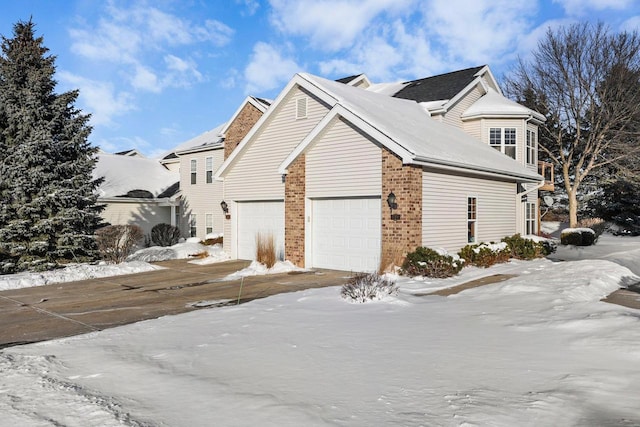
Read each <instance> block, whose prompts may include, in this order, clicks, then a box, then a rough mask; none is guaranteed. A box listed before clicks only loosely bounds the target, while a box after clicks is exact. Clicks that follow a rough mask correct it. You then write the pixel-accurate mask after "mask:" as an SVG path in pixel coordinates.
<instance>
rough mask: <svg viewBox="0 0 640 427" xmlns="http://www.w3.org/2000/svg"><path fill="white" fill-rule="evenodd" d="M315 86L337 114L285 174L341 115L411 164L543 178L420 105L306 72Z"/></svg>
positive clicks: (291, 157)
mask: <svg viewBox="0 0 640 427" xmlns="http://www.w3.org/2000/svg"><path fill="white" fill-rule="evenodd" d="M300 77H302V79H304V80H305V81H306V82H308V83H309V85H306V86H305V88H307V89H309V90H313V89H316V90H317V89H319V90H321V91H323V92H325V94H326V95H329V96H330V97H332V98H334V99H335V100H336V102H335V103H334V104H333V106H332V110H331V112H330V113H329V114H328V115H327V116H326V117H325V118H323V119H322V120H321V122H320V123H319V124H318V125H317V126H316V128H315V129H314V130H313V131H312V132H311V133H310V134H309V135H308V136H307V137H306V138H305V139H304V140H303V141H302V142H301V144H299V146H298V147H297V148H296V149H295V150H294V151H293V152H292V153H291V154H290V155H289V156H288V157H287V159H286V160H285V161H284V162H283V163H282V164H281V166H280V173H285V172H286V168H287V167H288V166H289V165H290V164H291V162H293V161H294V160H295V159H296V158H297V156H298V155H300V154H301V153H302V152H304V151H305V150H306V148H307V147H308V146H309V145H310V144H311V143H312V142H313V140H314V139H315V137H316V136H318V135H320V134H321V132H322V131H323V129H324V128H325V127H326V126H328V124H329V123H330V122H331V120H332V119H333V118H334V117H336V116H337V115H340V116H342V117H344V118H346V119H347V120H349V121H350V122H352V123H353V124H354V125H355V126H356V127H358V128H359V129H361V130H362V131H364V132H365V133H367V134H369V135H370V136H371V137H372V138H374V139H376V140H377V141H379V142H380V143H381V144H383V145H385V146H386V147H387V148H388V149H389V150H391V151H392V152H394V153H396V154H397V155H398V156H400V157H401V158H402V160H403V163H405V164H410V163H413V164H420V165H425V166H431V167H435V168H444V169H456V170H466V171H474V172H477V173H483V174H491V175H499V176H502V177H510V178H511V179H516V180H522V181H528V182H534V181H535V182H537V181H540V180H542V177H541V176H539V175H538V174H536V173H534V172H532V171H530V170H528V169H527V168H525V167H524V166H522V165H521V164H520V163H518V162H516V161H515V160H513V159H511V158H510V157H508V156H505V155H504V154H502V153H500V152H498V151H496V150H495V149H493V148H491V147H489V146H488V145H486V144H483V143H482V142H480V141H478V140H477V139H476V138H474V137H472V136H470V135H468V134H467V133H465V132H464V131H463V130H461V129H458V128H456V127H454V126H450V125H446V124H444V123H441V122H439V121H437V120H433V119H431V118H430V117H429V116H428V114H427V112H425V110H424V109H423V108H422V107H421V106H420V105H419V104H417V103H415V102H413V101H409V100H404V99H399V98H393V97H388V96H385V95H380V94H378V93H374V92H370V91H366V90H362V89H358V88H353V87H350V86H346V85H343V84H340V83H337V82H334V81H331V80H326V79H323V78H321V77H317V76H312V75H309V74H300Z"/></svg>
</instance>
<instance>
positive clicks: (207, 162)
mask: <svg viewBox="0 0 640 427" xmlns="http://www.w3.org/2000/svg"><path fill="white" fill-rule="evenodd" d="M204 170H205V172H206V175H207V184H211V183H212V182H213V157H207V158H205V159H204Z"/></svg>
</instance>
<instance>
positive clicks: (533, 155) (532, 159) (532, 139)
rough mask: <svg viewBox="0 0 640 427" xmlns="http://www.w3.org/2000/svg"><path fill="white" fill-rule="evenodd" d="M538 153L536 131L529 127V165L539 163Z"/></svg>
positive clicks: (527, 149)
mask: <svg viewBox="0 0 640 427" xmlns="http://www.w3.org/2000/svg"><path fill="white" fill-rule="evenodd" d="M537 154H538V139H537V137H536V133H535V132H534V131H532V130H528V129H527V146H526V157H527V164H528V165H535V164H536V163H537V160H538V159H537V157H538V156H537Z"/></svg>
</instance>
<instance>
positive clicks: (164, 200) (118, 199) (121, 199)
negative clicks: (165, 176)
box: [98, 197, 180, 206]
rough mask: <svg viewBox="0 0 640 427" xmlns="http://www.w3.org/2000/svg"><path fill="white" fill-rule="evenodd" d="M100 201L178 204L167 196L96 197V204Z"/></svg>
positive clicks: (161, 204) (162, 204)
mask: <svg viewBox="0 0 640 427" xmlns="http://www.w3.org/2000/svg"><path fill="white" fill-rule="evenodd" d="M100 203H149V204H152V205H158V206H178V205H179V204H180V202H179V201H177V200H172V199H171V198H169V197H163V198H162V199H156V198H153V199H145V198H141V197H100V198H98V204H100Z"/></svg>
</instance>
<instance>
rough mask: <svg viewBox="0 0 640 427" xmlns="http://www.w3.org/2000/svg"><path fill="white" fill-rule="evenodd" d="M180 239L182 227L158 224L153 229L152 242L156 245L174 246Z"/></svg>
mask: <svg viewBox="0 0 640 427" xmlns="http://www.w3.org/2000/svg"><path fill="white" fill-rule="evenodd" d="M179 240H180V229H179V228H178V227H175V226H173V225H171V224H164V223H163V224H156V225H154V226H153V228H152V229H151V242H153V244H154V245H155V246H163V247H166V246H173V245H175V244H177V243H178V241H179Z"/></svg>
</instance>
